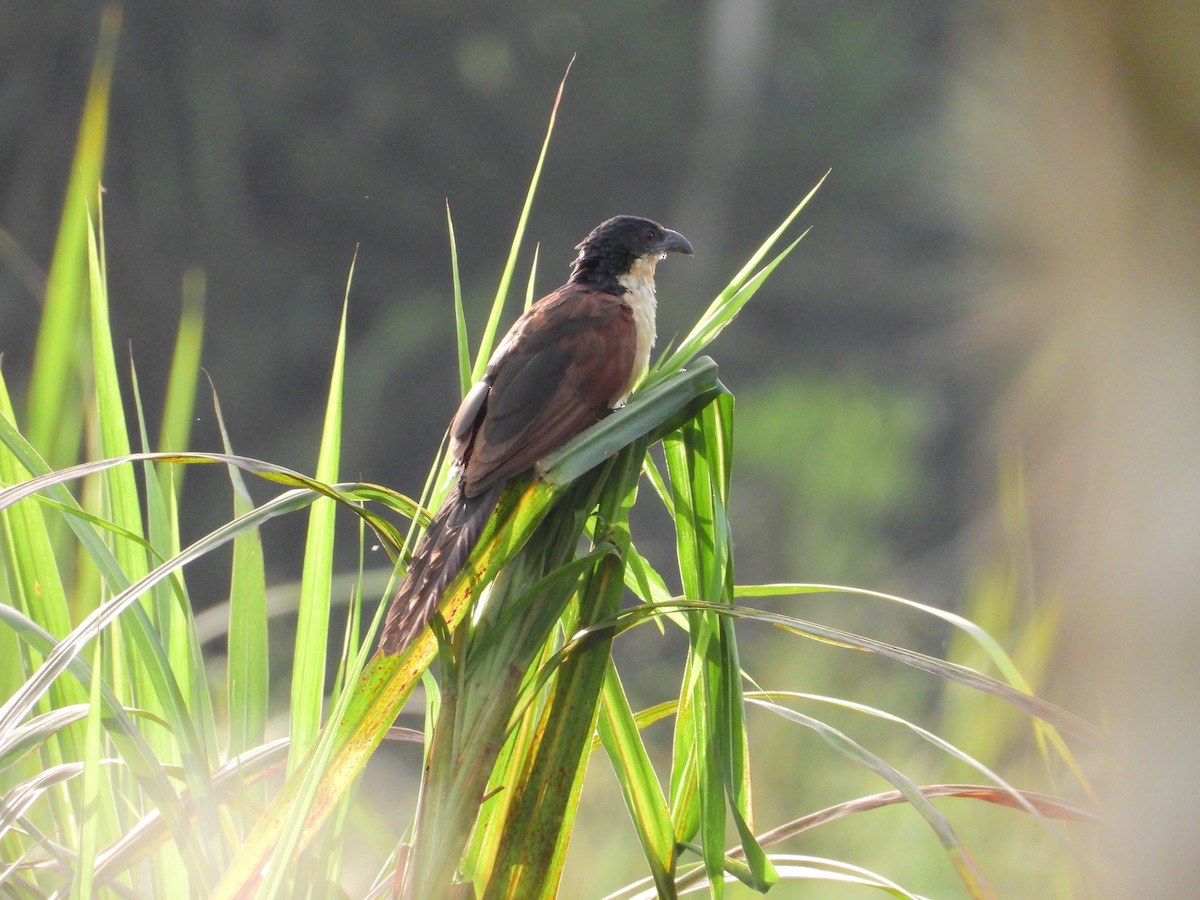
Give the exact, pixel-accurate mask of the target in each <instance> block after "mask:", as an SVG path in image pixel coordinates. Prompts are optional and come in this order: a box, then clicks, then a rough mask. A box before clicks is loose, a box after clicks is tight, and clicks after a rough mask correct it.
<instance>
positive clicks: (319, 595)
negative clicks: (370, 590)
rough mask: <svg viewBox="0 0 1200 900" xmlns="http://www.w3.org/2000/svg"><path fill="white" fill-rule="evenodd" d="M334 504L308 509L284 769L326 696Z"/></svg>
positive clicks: (327, 432)
mask: <svg viewBox="0 0 1200 900" xmlns="http://www.w3.org/2000/svg"><path fill="white" fill-rule="evenodd" d="M353 278H354V262H353V261H351V263H350V273H349V275H348V276H347V278H346V295H345V298H344V299H343V301H342V319H341V324H340V326H339V328H338V338H337V350H336V351H335V353H334V360H333V374H332V376H331V377H330V382H329V399H328V402H327V404H326V407H325V422H324V426H323V427H322V430H321V449H320V453H319V455H318V457H317V471H316V477H317V479H318V480H319V481H324V482H326V483H332V482H334V481H337V471H338V464H339V459H340V455H341V440H342V389H343V386H344V381H345V362H346V316H347V313H348V312H349V308H350V283H351V281H352V280H353ZM334 512H335V506H334V504H333V503H331V502H329V501H327V500H318V501H316V502H315V503H313V505H312V509H311V510H310V511H309V520H308V536H307V539H306V540H305V544H304V570H303V574H302V576H301V580H300V615H299V619H298V620H297V623H296V649H295V653H294V655H293V657H292V703H291V737H292V749H291V755H290V756H289V758H288V770H289V771H294V770H295V768H296V766H297V765H298V763H299V761H300V760H301V759H302V758H303V757H304V755H305V754H306V753H308V751H309V750H310V749H311V748H312V745H313V744H314V743H315V742H316V739H317V732H318V731H319V730H320V728H321V709H322V704H323V702H324V698H325V667H326V664H327V657H328V643H329V590H330V585H331V584H332V580H333V543H334V530H333V526H334Z"/></svg>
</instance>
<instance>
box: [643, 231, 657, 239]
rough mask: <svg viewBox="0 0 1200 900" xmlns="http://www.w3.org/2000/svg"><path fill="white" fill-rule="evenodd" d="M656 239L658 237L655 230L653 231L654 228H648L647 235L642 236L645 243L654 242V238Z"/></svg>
mask: <svg viewBox="0 0 1200 900" xmlns="http://www.w3.org/2000/svg"><path fill="white" fill-rule="evenodd" d="M655 237H656V235H655V234H654V229H653V228H647V229H646V233H645V234H643V235H642V240H644V241H652V240H654V238H655Z"/></svg>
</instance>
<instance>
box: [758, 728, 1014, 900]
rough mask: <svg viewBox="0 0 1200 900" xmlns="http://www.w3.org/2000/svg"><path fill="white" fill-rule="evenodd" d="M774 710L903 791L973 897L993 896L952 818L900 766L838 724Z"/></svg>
mask: <svg viewBox="0 0 1200 900" xmlns="http://www.w3.org/2000/svg"><path fill="white" fill-rule="evenodd" d="M775 712H776V713H777V714H778V715H780V716H783V717H784V718H786V719H788V720H790V721H792V722H795V723H797V724H799V725H803V726H805V727H806V728H809V729H811V730H812V731H814V732H816V734H818V735H819V736H820V737H821V738H822V739H823V740H824V741H825V742H826V743H827V744H828V745H829V746H831V747H832V748H833V749H834V750H836V751H837V752H838V753H839V754H841V755H842V756H844V757H846V758H847V759H849V760H851V761H852V762H855V763H857V764H858V765H861V766H863V767H864V768H866V769H869V770H870V771H872V772H874V773H875V774H876V775H879V776H880V777H881V778H884V779H885V780H887V781H888V782H890V783H891V785H892V786H893V787H894V788H896V789H897V790H898V791H900V793H902V794H903V795H904V796H905V797H906V798H907V799H908V801H909V803H911V804H912V806H913V808H914V809H915V810H916V811H917V812H918V813H919V814H920V815H921V817H922V818H923V819H924V820H925V821H926V822H927V823H928V824H929V827H930V828H931V829H932V830H933V832H934V834H935V835H937V838H938V841H939V842H940V843H941V844H942V847H943V848H944V849H945V851H946V853H947V855H948V856H949V857H950V859H951V862H952V863H953V865H954V868H955V870H956V871H957V872H958V874H959V877H960V878H961V879H962V882H963V884H964V885H965V886H966V888H967V890H968V891H969V892H970V894H971V896H972V897H990V896H992V892H991V890H990V889H989V888H988V887H987V882H986V881H985V880H984V878H983V875H982V873H980V871H979V869H978V867H977V866H976V864H975V861H974V860H973V859H972V858H971V855H970V854H969V853H968V852H967V850H966V848H965V847H964V846H963V845H962V842H961V841H960V840H959V838H958V835H957V834H956V833H955V831H954V828H953V827H952V826H951V825H950V822H949V820H947V819H946V817H945V816H944V815H943V814H942V813H941V812H939V811H938V809H937V808H936V807H935V806H934V805H933V804H932V803H930V802H929V799H928V798H927V797H926V796H925V794H924V793H922V791H921V789H920V788H919V787H918V786H917V785H916V784H915V783H914V782H913V781H912V780H911V779H910V778H908V777H907V776H906V775H904V774H903V773H901V772H900V771H899V770H898V769H896V768H894V767H893V766H891V765H889V764H888V763H886V762H884V761H883V760H882V759H881V758H880V757H879V756H877V755H876V754H874V753H872V752H871V751H870V750H868V749H867V748H866V747H864V746H862V745H861V744H859V743H858V742H857V741H854V740H852V739H851V738H849V737H848V736H847V735H845V734H843V733H842V732H841V731H839V730H838V729H836V728H833V727H831V726H830V725H827V724H826V723H825V722H822V721H821V720H820V719H815V718H813V717H812V716H807V715H804V714H803V713H799V712H796V711H795V710H793V709H789V708H787V707H778V708H776V709H775Z"/></svg>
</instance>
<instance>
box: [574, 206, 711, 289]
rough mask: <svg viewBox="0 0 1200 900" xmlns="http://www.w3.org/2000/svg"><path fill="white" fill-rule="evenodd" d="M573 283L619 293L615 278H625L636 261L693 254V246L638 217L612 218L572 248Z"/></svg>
mask: <svg viewBox="0 0 1200 900" xmlns="http://www.w3.org/2000/svg"><path fill="white" fill-rule="evenodd" d="M575 249H577V250H578V251H579V256H577V257H576V258H575V263H574V266H573V268H572V270H571V280H572V281H587V282H589V283H593V284H596V285H598V286H603V287H604V288H605V289H606V290H611V291H612V292H613V293H616V294H620V293H622V292H623V290H624V289H623V288H621V287H620V286H619V285H616V287H615V288H614V287H613V285H614V284H615V283H616V279H617V278H619V277H620V276H622V275H625V274H627V273H628V272H629V270H630V269H631V268H633V264H634V263H635V262H637V261H638V260H639V259H648V258H654V259H658V258H661V257H663V256H665V255H666V254H668V253H686V254H687V255H688V256H691V255H692V244H691V242H690V241H689V240H688V239H687V238H685V237H684V236H683V235H682V234H680V233H679V232H678V231H672V230H671V229H670V228H664V227H663V226H662V225H659V224H658V223H657V222H655V221H652V220H651V219H643V218H641V217H640V216H614V217H613V218H611V219H609V220H608V221H606V222H601V223H600V224H599V225H597V226H596V227H595V228H593V229H592V233H591V234H589V235H588V236H587V237H586V238H584V239H583V241H582V242H580V244H579V245H578V246H577V247H576V248H575Z"/></svg>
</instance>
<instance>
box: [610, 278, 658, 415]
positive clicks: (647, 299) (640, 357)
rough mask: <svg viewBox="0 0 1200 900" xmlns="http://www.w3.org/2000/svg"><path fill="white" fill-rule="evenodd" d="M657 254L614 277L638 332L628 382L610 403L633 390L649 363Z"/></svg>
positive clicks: (620, 401) (653, 325) (617, 403)
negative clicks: (622, 290) (631, 313)
mask: <svg viewBox="0 0 1200 900" xmlns="http://www.w3.org/2000/svg"><path fill="white" fill-rule="evenodd" d="M659 259H660V257H657V256H652V257H648V258H646V259H639V260H637V262H635V263H634V264H633V267H632V268H631V269H630V270H629V273H628V274H626V275H622V276H621V277H619V278H618V279H617V281H618V282H620V284H621V286H622V287H623V288H625V294H624V295H623V296H622V297H621V299H622V300H624V301H625V302H626V303H628V304H629V307H630V309H632V310H633V325H634V329H635V330H636V331H637V344H636V349H635V351H634V354H633V372H632V373H630V376H629V383H628V384H626V385H625V386H624V387H623V388H622V389H621V391H620V392H619V393H618V395H617V396H616V397H614V398H613V399H612V402H611V403H610V404H609V406H612V407H615V406H619V405H620V404H621V403H623V402H624V401H625V398H626V397H628V396H629V394H630V392H631V391H632V390H633V387H634V385H635V384H637V382H638V379H640V378H641V377H642V376H643V375H645V374H646V369H647V368H648V367H649V365H650V348H652V347H653V346H654V339H655V337H656V333H655V324H654V312H655V310H656V309H657V307H658V300H657V298H656V297H655V295H654V267H655V265H657V263H658V260H659Z"/></svg>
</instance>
